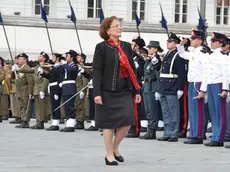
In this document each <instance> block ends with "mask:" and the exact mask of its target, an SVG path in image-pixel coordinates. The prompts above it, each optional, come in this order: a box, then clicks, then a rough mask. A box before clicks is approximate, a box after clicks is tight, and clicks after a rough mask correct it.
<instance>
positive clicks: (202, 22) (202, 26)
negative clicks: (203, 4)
mask: <svg viewBox="0 0 230 172" xmlns="http://www.w3.org/2000/svg"><path fill="white" fill-rule="evenodd" d="M197 11H198V13H199V22H198V26H197V29H199V30H201V31H203V32H206V24H205V20H204V19H203V17H202V16H201V13H200V10H199V8H198V6H197Z"/></svg>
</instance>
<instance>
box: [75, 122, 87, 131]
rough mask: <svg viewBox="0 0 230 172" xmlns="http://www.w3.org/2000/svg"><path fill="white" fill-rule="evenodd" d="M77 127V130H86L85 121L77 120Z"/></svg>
mask: <svg viewBox="0 0 230 172" xmlns="http://www.w3.org/2000/svg"><path fill="white" fill-rule="evenodd" d="M75 129H77V130H84V129H85V126H84V122H80V121H77V124H76V126H75Z"/></svg>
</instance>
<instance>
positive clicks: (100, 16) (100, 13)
mask: <svg viewBox="0 0 230 172" xmlns="http://www.w3.org/2000/svg"><path fill="white" fill-rule="evenodd" d="M99 18H100V24H101V22H102V21H103V20H104V18H105V16H104V12H103V9H102V7H101V8H100V11H99Z"/></svg>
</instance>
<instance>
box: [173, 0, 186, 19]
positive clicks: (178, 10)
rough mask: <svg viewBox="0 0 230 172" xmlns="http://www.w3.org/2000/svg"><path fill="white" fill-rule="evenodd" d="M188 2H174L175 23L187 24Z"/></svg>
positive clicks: (178, 0) (181, 0)
mask: <svg viewBox="0 0 230 172" xmlns="http://www.w3.org/2000/svg"><path fill="white" fill-rule="evenodd" d="M187 18H188V0H175V16H174V22H175V23H187Z"/></svg>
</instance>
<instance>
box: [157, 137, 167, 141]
mask: <svg viewBox="0 0 230 172" xmlns="http://www.w3.org/2000/svg"><path fill="white" fill-rule="evenodd" d="M157 140H158V141H168V140H169V137H159V138H158V139H157Z"/></svg>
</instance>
